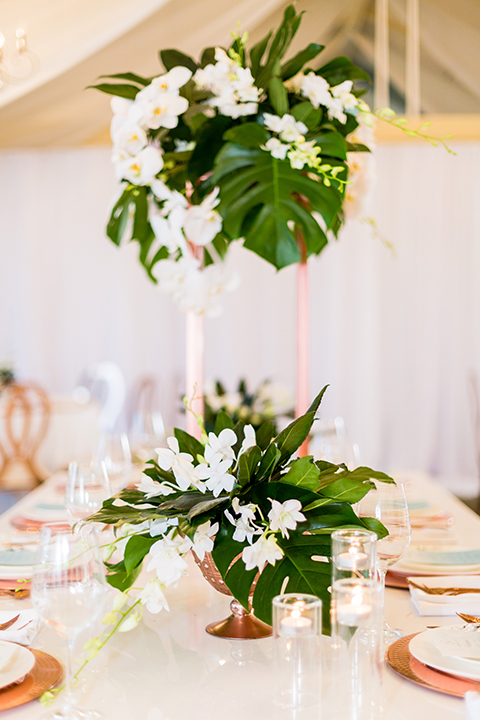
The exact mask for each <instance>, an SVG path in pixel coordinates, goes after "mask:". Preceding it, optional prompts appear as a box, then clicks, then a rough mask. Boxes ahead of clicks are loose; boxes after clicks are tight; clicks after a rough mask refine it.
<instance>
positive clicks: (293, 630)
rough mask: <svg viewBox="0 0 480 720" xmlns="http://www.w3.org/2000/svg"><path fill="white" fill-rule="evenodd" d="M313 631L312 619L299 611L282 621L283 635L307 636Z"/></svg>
mask: <svg viewBox="0 0 480 720" xmlns="http://www.w3.org/2000/svg"><path fill="white" fill-rule="evenodd" d="M311 633H312V621H311V620H310V619H309V618H306V617H303V615H300V614H299V613H292V614H291V615H288V616H287V617H284V618H283V619H282V620H281V621H280V635H282V636H283V637H305V636H306V635H310V634H311Z"/></svg>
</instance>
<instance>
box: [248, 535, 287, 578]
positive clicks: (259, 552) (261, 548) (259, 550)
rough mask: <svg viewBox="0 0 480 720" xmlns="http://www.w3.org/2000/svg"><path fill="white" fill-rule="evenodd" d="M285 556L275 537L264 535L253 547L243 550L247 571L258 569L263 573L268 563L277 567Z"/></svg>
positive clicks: (249, 546)
mask: <svg viewBox="0 0 480 720" xmlns="http://www.w3.org/2000/svg"><path fill="white" fill-rule="evenodd" d="M283 554H284V553H283V550H282V549H281V548H280V547H279V546H278V544H277V540H276V538H275V536H274V535H269V536H265V535H262V537H261V538H259V539H258V540H257V542H255V543H253V545H248V546H247V547H245V548H243V551H242V559H243V562H244V563H245V567H246V569H247V570H253V568H255V567H257V568H258V569H259V570H260V572H261V571H262V570H263V568H264V567H265V565H266V563H270V565H275V563H276V561H277V560H281V559H282V557H283Z"/></svg>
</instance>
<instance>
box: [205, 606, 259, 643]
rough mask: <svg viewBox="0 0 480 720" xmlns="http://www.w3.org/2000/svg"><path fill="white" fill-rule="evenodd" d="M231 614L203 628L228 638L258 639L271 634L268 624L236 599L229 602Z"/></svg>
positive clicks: (217, 635) (212, 633)
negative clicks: (249, 611)
mask: <svg viewBox="0 0 480 720" xmlns="http://www.w3.org/2000/svg"><path fill="white" fill-rule="evenodd" d="M230 610H231V611H232V614H231V615H230V617H228V618H227V619H226V620H221V621H220V622H215V623H210V625H207V627H206V628H205V630H206V631H207V632H208V633H210V635H215V637H222V638H228V639H229V640H258V639H259V638H264V637H269V636H270V635H271V634H272V628H271V627H270V625H266V623H264V622H262V621H261V620H258V618H256V617H255V616H254V615H252V614H251V613H248V612H247V611H246V610H245V608H244V607H243V605H241V604H240V603H239V602H238V600H235V599H233V600H232V602H231V603H230Z"/></svg>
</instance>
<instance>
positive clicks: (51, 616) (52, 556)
mask: <svg viewBox="0 0 480 720" xmlns="http://www.w3.org/2000/svg"><path fill="white" fill-rule="evenodd" d="M105 594H106V584H105V569H104V565H103V563H102V558H101V551H100V549H99V545H98V537H97V532H96V529H95V528H94V527H91V526H89V527H83V528H82V529H81V531H80V532H76V533H73V532H71V531H65V530H62V529H61V525H58V524H57V525H55V524H48V525H44V527H43V528H42V531H41V535H40V541H39V546H38V550H37V555H36V562H35V566H34V570H33V577H32V588H31V597H32V601H33V604H34V606H35V607H36V608H37V610H38V612H39V615H40V617H41V618H42V619H44V620H45V621H46V622H47V624H48V625H50V626H51V627H52V628H53V629H54V630H55V632H57V633H58V634H59V635H60V636H61V637H63V638H64V639H65V640H66V643H67V666H66V689H65V691H64V692H62V695H61V697H62V696H63V704H62V707H61V708H60V709H59V710H54V711H52V712H49V713H47V714H46V715H43V716H42V720H97V719H98V718H102V717H103V716H102V715H101V714H100V713H98V712H96V711H94V710H88V709H85V708H79V707H77V705H76V702H75V698H74V696H73V671H72V660H73V651H74V646H75V641H76V639H77V636H78V635H79V634H80V633H81V632H82V631H84V630H85V629H87V628H88V627H90V626H92V625H93V624H94V623H95V622H96V621H97V620H98V619H99V618H100V617H101V615H102V614H103V606H104V599H105Z"/></svg>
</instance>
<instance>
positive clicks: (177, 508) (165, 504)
mask: <svg viewBox="0 0 480 720" xmlns="http://www.w3.org/2000/svg"><path fill="white" fill-rule="evenodd" d="M205 500H213V493H209V492H206V493H202V492H200V490H188V491H186V492H178V493H175V495H173V494H172V495H168V496H167V498H166V499H165V500H163V501H162V502H161V503H160V504H159V506H158V512H159V514H161V515H163V514H164V513H167V512H170V511H174V514H176V513H180V514H181V513H188V512H189V511H190V510H191V509H192V508H193V507H194V506H195V505H197V503H199V502H204V501H205Z"/></svg>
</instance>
